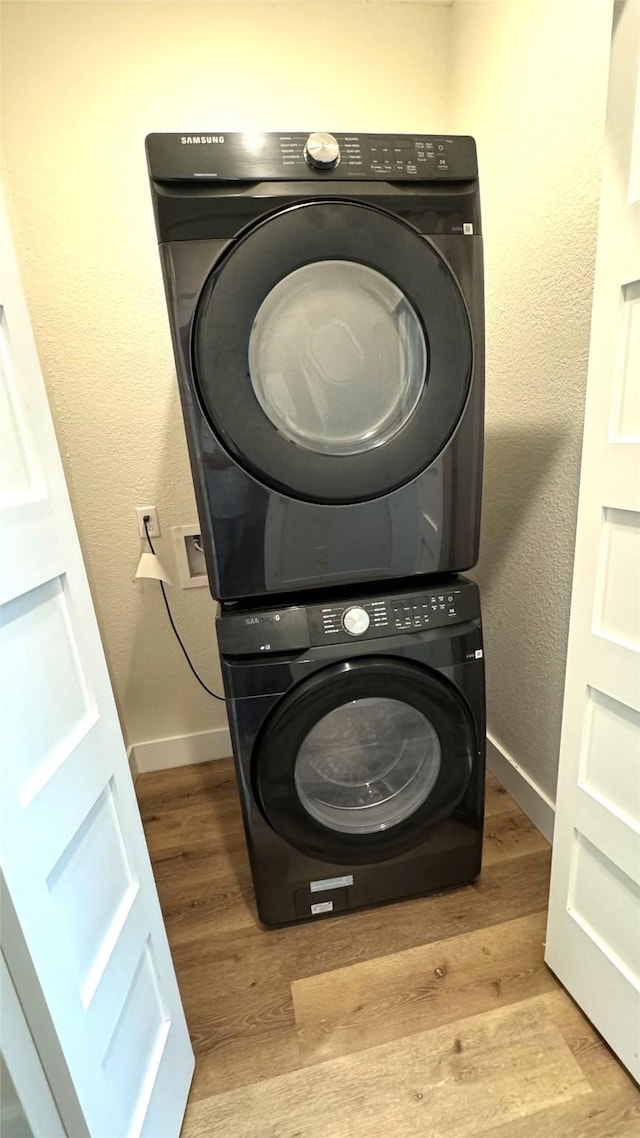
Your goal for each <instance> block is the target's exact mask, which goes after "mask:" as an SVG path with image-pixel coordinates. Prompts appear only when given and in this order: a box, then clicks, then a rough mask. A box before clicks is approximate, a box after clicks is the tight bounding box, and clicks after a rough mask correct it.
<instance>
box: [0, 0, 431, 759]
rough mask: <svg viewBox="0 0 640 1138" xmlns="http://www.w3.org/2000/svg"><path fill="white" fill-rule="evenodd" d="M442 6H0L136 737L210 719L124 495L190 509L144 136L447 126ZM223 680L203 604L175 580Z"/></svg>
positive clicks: (166, 526)
mask: <svg viewBox="0 0 640 1138" xmlns="http://www.w3.org/2000/svg"><path fill="white" fill-rule="evenodd" d="M449 14H450V10H449V9H448V8H447V7H429V6H426V5H423V4H398V3H393V4H388V3H366V4H365V3H326V2H324V0H323V2H318V3H304V4H295V3H274V4H271V3H253V4H252V3H244V2H240V0H236V2H229V3H219V4H216V3H206V2H197V3H186V2H177V3H173V2H163V3H153V2H142V3H136V2H133V0H127V2H126V3H121V2H114V3H112V2H108V0H104V2H98V3H93V2H89V0H83V2H81V3H57V2H55V0H50V2H48V3H39V2H36V3H21V2H20V0H12V2H11V3H4V4H2V7H1V15H2V108H3V120H4V121H3V146H4V151H5V163H6V178H7V182H8V191H9V195H10V201H9V207H10V211H11V216H12V220H13V224H14V231H15V237H16V241H17V244H18V253H19V256H20V259H21V263H22V268H23V279H24V284H25V288H26V292H27V297H28V301H29V305H30V309H31V314H32V318H33V323H34V328H35V333H36V338H37V342H38V346H39V349H40V355H41V360H42V366H43V370H44V373H45V378H46V381H47V386H48V390H49V394H50V399H51V403H52V408H53V414H54V418H55V423H56V428H57V432H58V439H59V442H60V448H61V451H62V455H63V460H64V463H65V469H66V473H67V478H68V482H69V488H70V492H71V498H72V502H73V506H74V510H75V515H76V520H77V523H78V529H79V532H80V539H81V542H82V547H83V550H84V554H85V559H86V563H87V568H88V571H89V577H90V580H91V585H92V589H93V596H94V600H95V604H96V608H97V611H98V618H99V621H100V626H101V629H102V634H103V639H104V645H105V649H106V654H107V658H108V662H109V667H110V671H111V676H112V680H113V683H114V687H115V691H116V698H117V700H118V705H119V709H120V713H121V718H122V721H123V725H124V728H125V733H126V735H127V737H128V740H129V741H130V742H139V741H141V740H145V739H152V738H160V737H163V736H167V735H174V734H182V733H188V732H194V731H202V730H206V729H207V728H209V727H212V726H216V725H218V724H221V723H224V711H223V710H222V708H221V706H220V705H216V704H214V703H213V701H212V700H211V699H210V698H209V697H208V696H206V695H205V694H204V693H203V692H202V691H201V690H200V689H199V688H198V686H197V684H196V682H195V680H193V679H192V677H191V675H190V674H189V673H188V671H187V669H186V665H185V664H184V662H183V660H182V658H181V656H180V653H179V649H178V646H177V645H176V643H175V641H174V640H173V638H172V635H171V632H170V631H169V629H168V626H167V621H166V617H165V614H164V611H163V610H162V608H161V599H160V597H159V595H158V590H157V586H155V585H154V584H152V583H151V582H144V583H142V584H135V585H134V584H133V583H132V578H133V574H134V571H135V568H136V564H137V560H138V557H139V553H140V544H139V540H138V537H137V530H136V523H135V518H134V513H133V507H134V506H135V505H136V504H137V503H141V504H153V503H155V504H156V505H157V506H158V508H159V510H160V517H161V524H162V527H163V537H162V539H161V540H159V541H158V549H159V552H160V554H161V556H162V558H163V560H165V561H166V563H167V565H168V566H169V567H170V566H171V561H172V551H171V541H170V538H169V537H168V536H165V535H168V534H169V533H170V527H171V526H172V525H178V524H182V523H186V522H190V521H193V520H195V518H196V511H195V505H194V501H193V496H192V489H191V479H190V473H189V469H188V463H187V456H186V449H185V441H184V434H183V427H182V420H181V415H180V410H179V405H178V397H177V392H176V386H175V379H174V372H173V364H172V355H171V347H170V341H169V332H168V326H167V320H166V315H165V307H164V297H163V292H162V284H161V278H160V267H159V262H158V255H157V249H156V238H155V232H154V227H153V218H152V212H151V205H150V200H149V193H148V187H147V176H146V168H145V160H144V150H143V140H144V136H145V134H147V133H148V132H149V131H153V130H157V131H162V130H176V131H178V130H185V129H188V130H193V129H202V128H203V127H207V128H208V129H209V128H215V129H217V130H244V129H255V130H277V129H283V128H292V129H306V128H311V129H321V128H323V127H324V128H328V129H336V130H364V131H366V130H379V131H394V130H395V131H440V130H444V129H446V127H447V122H448V118H447V114H448V102H447V99H448V88H447V68H446V62H447V34H448V20H449ZM171 597H172V600H173V604H174V609H175V615H176V619H177V622H178V624H179V627H180V629H181V630H182V632H183V633H184V637H185V639H186V642H187V644H188V645H189V647H190V648H191V650H192V653H193V657H194V660H195V662H196V664H197V666H198V667H199V668H200V669H201V672H202V674H203V675H204V676H205V677H207V679H208V680H209V682H213V683H214V684H217V685H218V690H220V687H219V685H220V677H219V672H218V663H217V655H216V650H215V635H214V616H215V610H214V606H213V602H212V601H211V600H210V598H209V595H208V591H207V590H205V589H192V590H186V591H185V592H181V591H180V590H178V589H174V590H172V591H171Z"/></svg>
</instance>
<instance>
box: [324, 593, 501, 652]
mask: <svg viewBox="0 0 640 1138" xmlns="http://www.w3.org/2000/svg"><path fill="white" fill-rule="evenodd" d="M477 616H479V611H478V602H477V593H476V590H475V589H474V588H473V587H472V586H471V585H470V584H468V583H465V582H457V581H456V582H454V583H449V585H448V586H445V587H442V586H440V587H439V588H433V589H429V590H428V591H424V592H421V593H405V594H401V595H400V596H396V597H389V598H386V599H384V600H382V599H379V598H372V599H371V600H369V599H367V600H363V601H359V602H358V603H354V602H353V601H352V602H348V601H347V602H343V603H335V604H329V605H323V606H321V607H320V606H317V607H316V606H314V608H313V609H309V628H310V631H311V637H312V642H313V643H314V644H327V643H331V642H335V643H340V642H344V641H346V640H348V639H349V638H351V637H358V638H362V639H365V640H374V639H376V638H377V637H382V636H397V635H398V634H399V633H414V632H423V631H429V630H430V629H432V628H442V627H443V626H445V625H448V624H456V623H459V622H462V621H466V620H473V619H474V618H475V617H477Z"/></svg>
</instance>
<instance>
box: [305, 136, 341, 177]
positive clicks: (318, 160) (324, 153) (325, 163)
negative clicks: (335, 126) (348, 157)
mask: <svg viewBox="0 0 640 1138" xmlns="http://www.w3.org/2000/svg"><path fill="white" fill-rule="evenodd" d="M304 156H305V158H306V160H307V162H308V163H309V165H310V166H316V167H317V168H318V169H319V170H330V169H331V167H332V166H337V165H338V162H339V161H340V147H339V146H338V142H337V139H335V138H334V137H333V135H332V134H325V133H324V132H322V131H317V132H316V134H310V135H309V137H308V139H307V145H306V146H305V148H304Z"/></svg>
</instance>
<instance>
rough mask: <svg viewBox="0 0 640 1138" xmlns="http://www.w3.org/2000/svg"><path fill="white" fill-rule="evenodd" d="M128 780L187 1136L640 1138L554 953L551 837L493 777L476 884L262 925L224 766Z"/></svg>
mask: <svg viewBox="0 0 640 1138" xmlns="http://www.w3.org/2000/svg"><path fill="white" fill-rule="evenodd" d="M136 791H137V794H138V799H139V802H140V808H141V811H142V818H143V823H144V827H145V832H146V835H147V841H148V844H149V849H150V852H151V858H152V862H153V867H154V873H155V876H156V881H157V884H158V892H159V894H160V902H161V905H162V909H163V912H164V916H165V920H166V924H167V930H168V933H169V941H170V943H171V948H172V952H173V958H174V961H175V966H176V971H177V974H178V982H179V985H180V991H181V993H182V998H183V1001H184V1005H185V1011H186V1015H187V1022H188V1024H189V1028H190V1031H191V1038H192V1040H193V1045H194V1049H195V1053H196V1072H195V1077H194V1081H193V1086H192V1090H191V1095H190V1098H189V1104H188V1107H187V1113H186V1116H185V1121H184V1126H183V1130H182V1138H215V1136H218V1135H219V1136H224V1138H414V1136H416V1138H417V1136H418V1135H419V1136H420V1138H466V1136H467V1135H481V1136H482V1138H632V1136H635V1138H638V1136H639V1135H640V1091H639V1090H638V1088H637V1087H636V1085H635V1084H634V1083H633V1082H632V1080H631V1079H630V1078H629V1077H628V1076H627V1074H626V1073H625V1071H624V1069H623V1068H622V1067H621V1066H620V1065H619V1064H618V1062H617V1061H616V1059H615V1058H614V1057H613V1056H612V1055H611V1053H610V1052H609V1050H608V1048H607V1047H606V1045H605V1044H604V1043H603V1042H602V1040H601V1039H600V1037H599V1036H598V1035H597V1033H596V1032H595V1031H594V1030H593V1029H592V1028H591V1026H590V1025H589V1023H588V1021H587V1020H586V1019H585V1018H584V1017H583V1016H582V1014H581V1012H580V1011H579V1010H578V1009H577V1008H576V1006H575V1005H574V1004H573V1002H572V1001H571V999H570V998H569V997H568V996H567V995H566V993H565V992H564V989H563V988H562V987H561V986H560V985H559V984H558V983H557V981H556V980H555V978H554V977H553V975H552V974H551V973H550V972H549V971H548V969H547V968H546V967H545V965H544V963H543V941H544V932H545V914H546V904H547V889H548V876H549V862H550V851H549V847H548V846H547V844H546V842H545V841H544V839H543V838H542V837H541V836H540V834H539V833H538V832H537V830H535V829H534V827H533V826H532V825H531V824H530V823H529V821H528V819H527V818H526V817H525V816H524V815H523V814H522V813H521V811H520V810H519V809H518V808H517V807H516V805H515V804H514V802H513V801H512V800H511V799H510V798H509V796H508V794H507V793H506V792H505V791H504V789H503V788H502V787H501V786H499V785H498V783H497V782H496V781H495V780H494V779H492V778H491V777H490V778H489V781H488V785H487V817H486V832H485V857H484V868H483V872H482V876H481V878H480V881H479V882H477V883H476V884H475V885H471V886H469V887H468V888H466V889H461V890H458V891H456V892H453V893H447V894H442V895H441V896H438V897H429V898H423V899H420V900H415V901H406V902H402V903H399V904H396V905H388V906H385V907H383V908H379V909H371V910H368V911H366V912H359V913H353V914H350V915H347V916H343V917H337V918H336V919H335V920H328V921H327V920H325V921H322V922H321V923H318V924H313V923H312V924H305V925H299V926H296V927H292V928H287V929H278V930H273V931H270V932H264V931H262V930H261V929H260V928H259V927H258V925H257V923H256V918H255V913H254V908H253V892H252V888H251V874H250V871H249V864H248V860H247V855H246V850H245V845H244V835H243V831H242V821H241V816H240V807H239V803H238V798H237V792H236V786H235V778H234V773H233V764H232V762H231V761H230V760H225V761H223V762H215V763H206V764H202V765H199V766H193V767H182V768H178V769H175V770H167V771H158V772H154V773H152V774H145V775H141V776H140V778H139V779H138V781H137V783H136Z"/></svg>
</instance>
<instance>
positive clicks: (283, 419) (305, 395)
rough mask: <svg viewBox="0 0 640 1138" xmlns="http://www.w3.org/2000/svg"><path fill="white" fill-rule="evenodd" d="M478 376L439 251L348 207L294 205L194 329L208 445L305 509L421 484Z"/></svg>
mask: <svg viewBox="0 0 640 1138" xmlns="http://www.w3.org/2000/svg"><path fill="white" fill-rule="evenodd" d="M472 365H473V343H472V335H471V326H470V323H469V317H468V314H467V309H466V306H465V302H464V299H463V297H462V293H461V291H460V288H459V286H458V283H457V281H456V280H455V278H454V276H453V273H452V272H451V270H450V268H449V267H448V266H447V264H446V263H445V261H444V260H443V258H442V257H441V256H440V254H439V253H438V252H437V250H436V249H435V247H434V245H433V244H432V243H431V242H430V241H429V239H428V238H425V237H422V236H421V235H420V234H418V233H417V232H416V230H414V229H413V228H412V227H411V226H409V225H407V224H406V223H405V222H403V221H401V220H399V219H398V218H397V217H394V216H393V215H391V214H389V213H386V212H385V211H383V210H380V209H377V208H374V207H372V206H368V205H364V204H360V203H357V202H344V201H328V202H327V201H320V202H317V201H316V202H304V203H301V204H299V205H296V206H292V207H289V208H287V209H284V210H281V211H279V212H278V213H276V214H274V215H272V216H271V217H269V218H267V219H266V220H263V221H262V222H260V223H259V224H258V225H257V226H255V227H254V228H252V229H251V230H249V231H248V232H247V233H246V234H245V236H244V237H243V238H241V239H240V240H239V241H238V242H237V243H235V244H234V245H233V246H232V248H231V250H230V251H229V252H228V253H227V254H226V256H225V257H224V258H223V260H222V261H221V262H220V263H218V264H217V265H216V266H215V268H214V269H213V270H212V272H211V274H210V276H209V278H208V280H207V281H206V283H205V286H204V288H203V291H202V293H201V296H200V298H199V301H198V305H197V308H196V314H195V318H194V324H193V330H192V367H193V371H194V377H195V382H196V386H197V389H198V392H199V395H200V399H201V402H202V406H203V408H204V411H205V413H206V415H207V417H208V419H209V422H210V424H211V426H212V428H213V430H214V431H215V432H216V434H217V436H218V437H219V439H220V440H221V442H222V443H223V444H224V445H225V446H226V447H227V448H228V449H229V451H230V452H231V453H232V454H233V455H234V457H235V458H236V459H237V460H238V462H240V463H241V464H242V465H244V466H245V468H246V469H247V470H249V471H250V472H251V473H253V474H254V475H255V476H256V477H257V478H259V479H260V481H262V482H264V483H267V484H269V485H271V486H272V487H275V488H276V489H279V490H282V491H283V492H285V493H286V494H288V495H291V496H293V497H296V498H301V499H303V500H305V501H316V502H356V501H364V500H367V499H370V498H375V497H378V496H380V495H381V494H384V493H386V492H389V491H391V490H393V489H395V488H397V487H398V486H401V485H403V484H404V483H406V482H408V481H410V480H411V479H412V478H414V477H416V476H417V475H418V474H420V473H421V472H422V471H423V470H424V469H426V467H427V466H429V465H430V463H431V462H432V461H433V460H434V459H435V458H436V457H437V455H438V454H439V453H440V451H441V450H442V449H443V447H444V446H445V445H446V443H447V441H448V439H449V438H450V436H451V434H452V432H453V431H454V429H455V427H456V424H457V422H458V420H459V418H460V415H461V413H462V410H463V408H464V404H465V401H466V399H467V395H468V391H469V385H470V382H471V374H472Z"/></svg>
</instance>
